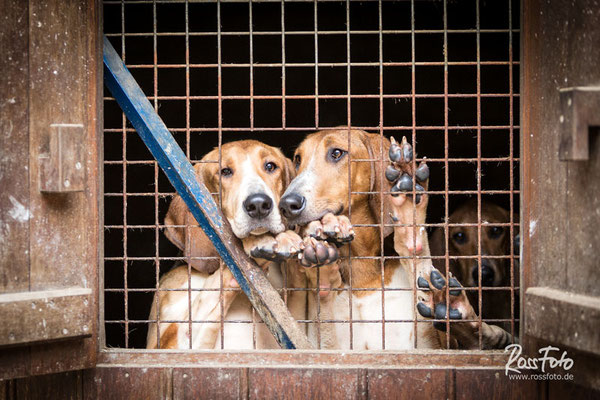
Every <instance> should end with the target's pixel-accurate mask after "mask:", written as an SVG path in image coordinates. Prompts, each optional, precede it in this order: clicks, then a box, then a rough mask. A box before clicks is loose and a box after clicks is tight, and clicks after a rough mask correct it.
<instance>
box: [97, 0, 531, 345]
mask: <svg viewBox="0 0 600 400" xmlns="http://www.w3.org/2000/svg"><path fill="white" fill-rule="evenodd" d="M518 26H519V3H518V2H517V1H512V0H506V1H485V0H473V1H452V0H444V1H442V0H440V1H418V0H411V1H365V2H350V1H341V2H340V1H325V2H322V1H319V2H316V1H285V2H284V1H263V2H255V1H250V2H243V1H232V2H228V1H221V2H210V1H201V2H193V1H189V2H187V1H146V0H131V1H112V0H106V1H104V31H105V34H106V35H107V36H108V37H109V39H110V40H111V42H112V43H113V45H114V46H115V48H116V49H117V51H119V52H120V55H121V57H122V58H123V60H124V61H125V63H126V65H127V67H128V68H129V69H130V70H131V72H132V74H133V75H134V77H135V78H136V80H137V81H138V82H139V84H140V86H141V87H142V89H143V90H144V92H145V93H146V94H147V95H148V98H149V100H150V101H151V102H152V104H153V105H154V107H155V109H156V110H157V112H158V113H159V115H160V116H161V117H162V118H163V120H164V121H165V123H166V125H167V127H168V128H169V129H170V131H171V132H172V133H173V135H174V136H175V138H176V140H177V141H178V143H179V144H180V145H181V147H182V149H183V150H184V151H185V153H186V154H187V156H188V158H190V160H191V161H192V162H199V161H200V158H201V157H202V156H203V155H204V154H205V153H207V152H208V151H209V150H211V149H212V148H213V147H219V148H220V147H221V145H222V144H223V143H226V142H229V141H232V140H239V139H245V138H255V139H257V140H261V141H264V142H265V143H268V144H271V145H274V146H277V147H281V148H282V149H283V150H284V152H285V153H286V154H287V155H288V156H291V154H292V153H293V151H294V148H295V147H296V146H297V145H298V144H299V143H300V142H301V140H302V139H303V137H304V136H305V135H306V134H307V133H310V132H313V131H316V130H320V129H324V128H328V127H335V126H339V125H345V126H348V127H350V126H352V127H355V128H359V129H363V130H367V131H369V132H378V133H379V134H380V135H381V136H382V137H383V136H385V137H389V136H391V135H394V136H395V137H396V138H399V137H400V136H403V135H405V136H407V138H408V139H409V142H411V143H412V144H413V146H414V148H415V151H416V153H417V154H418V156H419V157H423V156H426V157H427V162H428V164H429V165H430V168H431V171H432V178H431V180H430V184H429V192H428V194H429V196H430V201H429V208H428V216H427V223H426V224H425V225H417V224H413V225H411V226H412V227H413V228H414V229H419V228H421V227H425V228H426V229H428V231H429V232H432V231H433V230H435V229H441V230H443V232H444V235H443V237H444V238H445V239H444V240H445V248H446V249H449V247H450V245H451V243H450V242H451V240H452V236H451V230H452V229H453V228H456V227H464V228H475V229H476V232H477V233H476V234H477V251H476V252H475V253H474V254H469V255H454V254H450V251H448V250H447V251H446V252H445V254H444V255H438V256H432V257H427V258H433V259H434V260H440V261H441V262H442V265H443V267H442V269H445V270H446V271H448V270H449V269H450V265H451V262H454V261H458V260H461V259H462V260H474V261H476V265H477V267H476V269H477V272H478V277H479V278H478V284H477V285H475V286H473V287H468V288H467V291H469V292H473V293H475V297H474V299H475V304H474V306H475V307H476V308H477V309H478V310H482V309H483V306H484V304H483V299H484V293H492V292H498V293H504V294H507V295H508V300H505V301H504V302H505V303H507V302H509V303H510V304H505V305H504V307H505V308H506V310H508V315H507V316H505V317H503V318H497V317H494V318H485V317H482V313H481V312H480V313H479V316H480V317H479V321H477V322H479V323H481V322H482V321H485V322H489V323H495V324H501V325H503V326H505V327H506V329H507V330H508V331H509V332H510V333H512V334H513V336H514V335H517V334H518V323H519V316H518V301H519V300H518V291H519V286H518V276H519V266H518V257H516V256H514V255H513V254H514V253H515V249H516V242H515V240H514V238H515V236H516V233H517V231H518V226H519V220H518V217H517V215H518V211H519V190H518V187H519V174H518V170H519V169H518V168H519V159H518V154H519V148H518V146H519V120H518V116H519V113H518V109H519V87H518V79H517V77H518V74H519V72H518V71H519V57H518V56H519V49H518V45H519V29H518V28H516V27H518ZM104 121H105V129H104V132H105V133H104V143H105V150H104V152H105V161H104V182H105V186H104V192H105V193H104V196H105V200H104V201H105V212H104V214H105V221H104V228H105V231H104V232H105V234H104V241H105V251H104V254H105V255H104V284H105V287H104V298H105V302H104V307H105V314H104V315H105V321H104V324H105V330H106V345H107V346H109V347H122V348H135V347H145V338H146V331H147V327H148V323H149V322H152V321H150V320H149V319H148V313H149V309H150V305H151V303H152V298H153V295H154V293H156V291H157V290H158V287H159V279H160V276H161V275H162V274H163V273H164V272H166V271H168V270H170V269H171V268H172V266H173V265H174V264H175V263H188V264H189V261H190V258H189V257H187V258H186V257H182V256H181V255H180V254H178V251H177V249H176V248H175V247H174V246H173V245H172V244H171V243H170V242H169V241H168V240H167V239H166V238H165V237H164V235H163V230H164V228H165V225H164V223H163V221H164V216H165V213H166V210H167V207H168V204H169V201H170V199H171V198H172V196H173V195H174V193H173V188H172V187H171V186H170V184H169V183H168V181H167V180H166V178H165V176H164V175H163V174H162V172H161V171H160V169H159V168H158V166H157V163H156V162H155V161H154V160H153V159H152V157H151V155H150V153H149V152H148V151H147V150H146V149H145V148H144V146H143V143H142V142H141V141H140V140H139V138H138V137H137V136H136V133H135V131H134V130H133V128H132V127H131V125H129V123H128V122H127V121H126V119H125V117H124V116H123V114H122V113H121V111H120V110H119V109H118V106H117V105H116V102H115V101H114V99H113V98H111V97H110V95H109V94H108V93H106V94H105V98H104ZM348 145H349V146H350V142H349V143H348ZM375 156H376V161H377V162H384V157H385V155H383V154H381V155H379V154H377V155H375ZM421 160H422V158H417V159H415V160H414V163H415V165H416V164H417V163H418V162H419V161H421ZM351 161H352V163H351V164H350V165H351V168H353V167H352V165H356V163H360V162H368V161H371V160H361V159H353V160H351ZM215 162H218V163H220V162H221V160H220V159H219V160H215ZM351 168H350V169H351ZM350 169H349V171H348V177H349V178H350V176H351V175H350V174H351V171H350ZM515 171H517V172H516V173H515ZM361 194H364V192H356V191H352V190H349V191H348V194H347V195H348V198H349V199H350V198H352V196H356V195H361ZM468 198H472V199H475V204H476V214H477V219H476V222H471V223H449V219H450V216H451V214H452V212H453V210H455V209H456V208H457V207H458V206H459V205H460V204H462V203H464V202H465V200H466V199H468ZM486 201H493V202H495V203H497V204H500V205H501V206H503V207H504V208H505V209H506V210H507V211H508V215H509V216H510V218H509V219H508V220H507V221H505V222H502V223H493V226H497V227H501V228H503V229H505V230H507V231H509V232H508V235H507V236H508V237H509V246H508V247H509V248H508V249H507V251H506V254H501V255H490V254H487V253H486V249H485V245H484V244H483V243H484V240H483V239H484V237H483V236H482V235H485V232H484V230H487V229H488V228H489V227H490V226H491V225H492V224H490V223H488V222H487V221H486V220H485V215H483V216H482V207H483V206H482V205H483V204H484V203H485V202H486ZM349 213H350V217H351V216H352V210H351V209H350V210H349ZM369 226H377V227H380V228H381V227H382V226H381V225H376V224H373V225H369V224H362V225H360V224H359V225H355V227H357V228H361V227H362V228H365V227H369ZM380 239H381V243H380V246H381V254H382V255H380V256H375V255H373V256H358V255H355V254H350V263H352V260H356V259H361V258H362V259H365V258H371V259H377V260H379V263H380V265H383V264H384V262H385V260H386V259H397V258H399V257H398V256H397V255H394V254H389V253H386V252H385V249H384V247H385V243H384V238H383V237H381V238H380ZM188 240H189V235H188ZM411 258H413V259H419V258H420V256H412V257H411ZM484 259H487V260H495V259H496V260H504V261H505V262H506V263H508V264H507V265H508V271H509V272H508V278H507V279H506V280H505V281H504V282H502V284H500V285H496V286H483V285H482V281H481V275H482V271H481V268H482V263H483V261H484ZM221 268H223V265H221ZM188 269H189V271H190V273H191V269H190V267H188ZM349 271H350V274H351V273H352V272H351V271H352V268H350V269H349ZM190 280H191V278H190ZM384 281H385V272H384V268H381V282H382V286H381V288H378V289H373V288H360V287H352V285H351V284H350V285H349V287H348V288H345V289H339V290H347V291H349V292H350V293H352V292H360V291H365V290H369V291H373V290H379V291H381V293H382V299H383V300H382V308H385V298H384V292H385V291H390V290H391V291H393V290H412V289H400V288H396V289H394V288H392V289H389V288H385V287H384ZM350 282H352V278H351V276H350ZM193 290H197V289H193ZM198 290H199V289H198ZM216 290H219V289H216ZM220 290H221V292H222V291H223V290H231V289H223V288H222V282H221V289H220ZM293 290H299V289H291V288H287V285H285V287H284V289H282V295H283V296H284V298H287V295H288V294H289V293H290V292H291V291H293ZM317 290H318V288H317ZM189 293H190V295H189V306H190V307H188V308H189V309H190V310H191V291H190V292H189ZM414 300H415V301H416V292H415V295H414ZM382 315H385V311H384V309H382ZM159 320H160V317H159ZM160 322H161V323H168V322H174V321H165V320H160ZM178 322H181V323H187V324H188V326H189V332H190V334H191V329H192V324H196V323H205V322H207V321H200V320H193V319H192V315H191V311H190V313H189V314H188V317H187V318H186V319H185V320H181V321H178ZM213 322H214V321H213ZM216 322H219V323H220V324H221V326H222V327H223V325H224V324H233V323H243V324H253V326H255V327H256V326H257V324H260V322H258V321H257V318H256V317H254V318H252V319H251V320H233V321H225V320H224V318H223V312H221V318H220V320H219V321H216ZM299 322H300V323H303V324H316V325H318V331H319V341H320V326H321V325H320V324H321V323H345V324H348V329H349V332H350V337H351V338H352V335H353V330H354V328H353V324H356V323H357V322H358V323H372V324H379V325H380V326H381V334H382V339H381V340H382V346H383V347H385V327H386V324H390V323H402V322H409V323H414V324H415V327H416V326H417V324H420V323H422V322H420V321H419V322H417V320H416V319H414V320H410V321H399V320H385V319H381V320H380V319H376V320H356V319H354V318H353V315H352V307H350V306H349V320H348V321H338V320H324V319H321V318H320V315H319V313H317V318H316V319H315V320H301V321H299ZM445 322H446V323H447V324H451V323H453V322H452V321H448V320H446V321H445ZM423 323H425V322H423ZM427 323H430V322H427ZM222 332H223V329H221V335H222ZM254 332H256V329H254ZM255 335H256V333H255ZM414 340H415V341H416V340H417V338H416V335H415V338H414ZM350 342H351V343H352V339H350ZM221 343H223V337H222V336H221ZM255 343H256V342H255ZM415 344H417V343H415ZM448 344H449V343H448ZM480 345H481V337H480Z"/></svg>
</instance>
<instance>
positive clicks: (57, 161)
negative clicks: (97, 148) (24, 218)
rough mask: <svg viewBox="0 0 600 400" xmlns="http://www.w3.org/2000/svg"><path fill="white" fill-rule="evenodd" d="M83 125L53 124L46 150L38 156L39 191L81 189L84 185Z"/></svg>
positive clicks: (52, 191) (66, 191) (53, 191)
mask: <svg viewBox="0 0 600 400" xmlns="http://www.w3.org/2000/svg"><path fill="white" fill-rule="evenodd" d="M84 139H85V135H84V129H83V125H82V124H52V125H50V131H49V134H48V147H47V152H44V153H42V154H40V155H39V158H38V160H39V170H40V191H41V192H51V193H68V192H81V191H83V190H84V188H85V184H84V183H85V168H84V166H85V162H84V161H85V160H84V155H85V152H84V143H83V141H84Z"/></svg>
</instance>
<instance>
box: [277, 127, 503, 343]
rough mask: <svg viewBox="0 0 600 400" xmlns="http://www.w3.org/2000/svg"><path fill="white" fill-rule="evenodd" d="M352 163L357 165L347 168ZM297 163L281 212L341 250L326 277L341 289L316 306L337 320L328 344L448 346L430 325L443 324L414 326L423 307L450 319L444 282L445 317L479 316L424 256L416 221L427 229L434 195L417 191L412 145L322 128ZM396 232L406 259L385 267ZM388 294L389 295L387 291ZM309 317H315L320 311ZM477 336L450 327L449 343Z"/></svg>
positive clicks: (419, 181)
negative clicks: (386, 248) (430, 199)
mask: <svg viewBox="0 0 600 400" xmlns="http://www.w3.org/2000/svg"><path fill="white" fill-rule="evenodd" d="M350 159H352V160H358V161H355V162H353V163H352V165H349V164H350ZM293 161H294V165H295V168H296V170H297V176H296V178H294V180H293V181H292V182H291V183H290V185H289V186H288V188H287V190H286V191H285V194H284V195H283V197H282V199H281V201H280V203H279V205H280V208H281V211H282V214H283V215H284V216H285V217H286V218H287V220H288V221H289V222H290V223H291V224H295V225H299V226H301V227H302V228H301V235H302V236H311V237H313V238H316V239H318V240H321V241H332V240H331V239H334V240H333V241H334V242H336V243H337V244H338V245H341V247H340V248H339V252H340V254H341V257H340V259H339V260H338V261H337V264H339V269H336V268H335V267H332V266H331V265H329V266H328V267H329V270H327V272H326V273H325V274H323V275H324V277H325V278H324V279H325V282H324V283H325V286H329V287H335V286H334V285H337V287H338V288H340V287H341V288H344V289H345V290H343V291H333V290H331V291H329V292H327V291H325V295H324V296H322V298H320V299H319V300H317V301H320V307H319V308H320V310H321V313H322V315H323V314H324V315H325V316H326V318H325V319H334V320H337V321H338V322H337V323H332V324H330V325H329V326H326V328H325V335H326V338H325V345H326V346H328V347H329V348H338V349H349V348H352V349H355V350H366V349H382V348H386V349H411V348H414V347H415V343H416V346H417V347H419V348H442V347H445V345H446V340H445V334H443V333H441V332H439V331H436V330H435V328H434V325H435V326H436V327H437V328H439V330H442V329H443V328H444V327H445V324H444V323H443V322H441V321H438V322H437V323H435V324H431V323H425V322H419V323H418V324H415V322H414V321H415V319H417V316H416V311H417V310H418V312H419V313H420V314H421V315H422V316H423V317H424V318H427V319H430V318H434V317H435V318H436V319H438V320H442V319H445V318H446V313H447V312H446V311H447V310H446V308H447V307H446V305H445V303H446V300H445V295H446V290H445V287H446V284H448V285H450V287H451V288H452V289H451V290H450V299H449V300H450V301H449V302H448V303H449V307H448V314H449V318H450V319H452V320H455V319H458V320H465V319H466V320H475V319H476V318H477V315H476V314H475V312H474V310H473V308H472V306H471V305H470V303H469V301H468V299H467V297H466V295H465V293H464V290H461V287H460V284H459V283H458V281H456V279H455V278H452V277H451V278H450V279H449V280H448V282H446V280H445V279H444V277H443V276H442V275H441V274H440V273H439V272H438V271H437V270H436V269H435V268H434V267H433V265H432V263H431V259H428V258H427V257H428V256H429V255H430V252H429V245H428V238H427V233H426V231H425V229H424V227H422V226H419V225H422V224H424V223H425V216H426V208H427V202H428V197H427V195H426V194H424V193H420V192H421V191H426V189H427V183H428V178H429V170H428V168H427V166H426V165H424V164H421V165H419V166H416V165H415V164H414V163H413V162H412V161H413V150H412V146H410V144H408V143H407V142H406V140H405V139H404V140H403V141H402V143H400V144H398V143H395V142H394V143H391V142H390V141H389V140H388V139H387V138H385V137H383V136H380V135H377V134H370V133H367V132H364V131H361V130H356V129H351V130H349V129H347V128H338V129H333V130H324V131H320V132H317V133H314V134H311V135H309V136H308V137H307V138H306V139H305V140H304V141H303V142H302V143H301V144H300V146H299V147H298V149H297V150H296V153H295V156H294V160H293ZM413 185H414V186H413ZM413 189H414V192H413ZM386 192H387V193H386ZM350 210H351V213H350ZM348 214H350V215H351V221H348ZM326 219H328V220H329V221H331V222H330V223H329V224H328V225H329V226H324V225H323V221H325V220H326ZM350 222H351V224H350ZM331 227H334V229H332V228H331ZM392 231H393V233H394V249H395V251H396V253H397V254H398V255H399V256H400V257H399V258H396V259H386V260H385V262H384V265H381V263H380V256H381V254H382V252H383V247H384V246H383V243H384V239H385V237H386V236H388V235H390V234H391V233H392ZM351 239H353V240H352V241H350V242H349V243H344V242H348V241H349V240H351ZM305 243H306V241H305ZM307 247H308V248H309V249H310V246H308V245H307ZM304 254H306V250H305V252H304ZM350 256H352V258H353V260H352V261H351V262H350V260H349V257H350ZM415 256H416V257H415ZM355 257H356V258H355ZM417 257H418V258H417ZM301 261H302V260H301ZM382 269H383V271H382ZM336 271H339V279H338V278H337V277H336ZM415 274H416V275H415ZM314 275H315V274H314V271H313V272H311V273H309V281H310V282H309V283H310V285H312V286H316V285H319V286H322V285H323V282H317V281H316V279H315V276H314ZM416 286H418V288H417V287H416ZM382 288H385V289H386V290H385V291H383V294H382ZM415 290H416V291H417V292H416V293H417V296H416V297H417V298H416V299H415V298H414V296H415V295H414V293H415ZM309 299H310V297H309ZM350 307H352V308H351V310H352V311H351V312H350ZM308 311H309V314H310V313H313V314H314V311H315V307H314V305H313V306H309V310H308ZM322 318H323V317H322ZM350 319H352V320H353V321H357V322H353V323H352V328H350V326H349V323H348V322H339V321H349V320H350ZM419 320H420V321H423V320H422V319H419ZM415 325H417V326H416V328H415ZM350 329H352V334H351V333H350ZM383 329H385V335H383ZM478 331H479V329H478V325H477V324H476V323H474V322H464V323H458V322H452V323H451V329H450V335H451V340H450V342H451V346H453V347H463V348H476V347H477V345H478V341H477V339H478ZM482 331H483V332H482V336H483V346H484V348H485V347H486V346H487V347H491V346H493V344H495V343H497V341H496V337H497V333H496V332H495V331H494V330H493V329H492V328H489V327H488V326H487V324H485V323H484V324H483V325H482ZM309 333H310V332H309ZM415 335H416V340H415ZM311 336H313V338H312V340H314V335H311ZM384 336H385V342H384V339H383V337H384ZM351 338H352V345H351V343H350V340H351ZM476 342H477V343H476Z"/></svg>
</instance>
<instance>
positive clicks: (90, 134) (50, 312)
mask: <svg viewBox="0 0 600 400" xmlns="http://www.w3.org/2000/svg"><path fill="white" fill-rule="evenodd" d="M0 8H2V10H3V15H2V20H3V24H2V27H1V28H0V49H2V54H3V55H2V57H1V61H0V71H2V78H0V94H1V95H0V99H1V100H0V132H2V133H1V134H0V188H1V190H0V191H1V193H2V195H1V196H0V379H10V378H16V377H23V376H28V375H39V374H46V373H56V372H62V371H68V370H75V369H82V368H89V367H92V366H94V364H95V360H96V351H97V350H96V349H97V337H98V335H97V329H98V328H97V326H98V324H97V320H98V301H97V293H98V289H97V287H98V278H97V277H98V259H99V257H98V254H99V251H98V240H99V226H100V224H99V218H100V217H99V206H98V200H99V197H98V193H99V190H100V188H99V179H98V172H99V169H98V151H99V150H98V149H99V143H98V141H97V139H98V138H101V137H102V135H100V134H99V131H98V130H97V127H98V118H97V117H98V115H100V114H99V113H98V108H97V106H98V104H100V103H99V101H98V98H97V95H98V87H99V86H98V82H99V77H100V76H99V73H100V71H101V70H100V69H99V68H98V66H99V65H101V64H98V62H99V61H101V59H100V58H98V55H100V52H99V48H98V42H97V39H98V37H99V35H98V33H97V30H98V27H99V13H98V11H99V8H98V5H97V4H96V3H95V2H94V1H93V0H90V1H87V0H84V1H80V2H63V1H60V0H56V1H54V0H52V1H47V0H31V1H29V2H27V1H18V2H10V4H5V6H4V7H0ZM0 397H1V396H0Z"/></svg>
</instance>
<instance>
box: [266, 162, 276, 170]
mask: <svg viewBox="0 0 600 400" xmlns="http://www.w3.org/2000/svg"><path fill="white" fill-rule="evenodd" d="M276 169H277V165H276V164H275V163H272V162H268V163H266V164H265V171H267V172H273V171H275V170H276Z"/></svg>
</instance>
